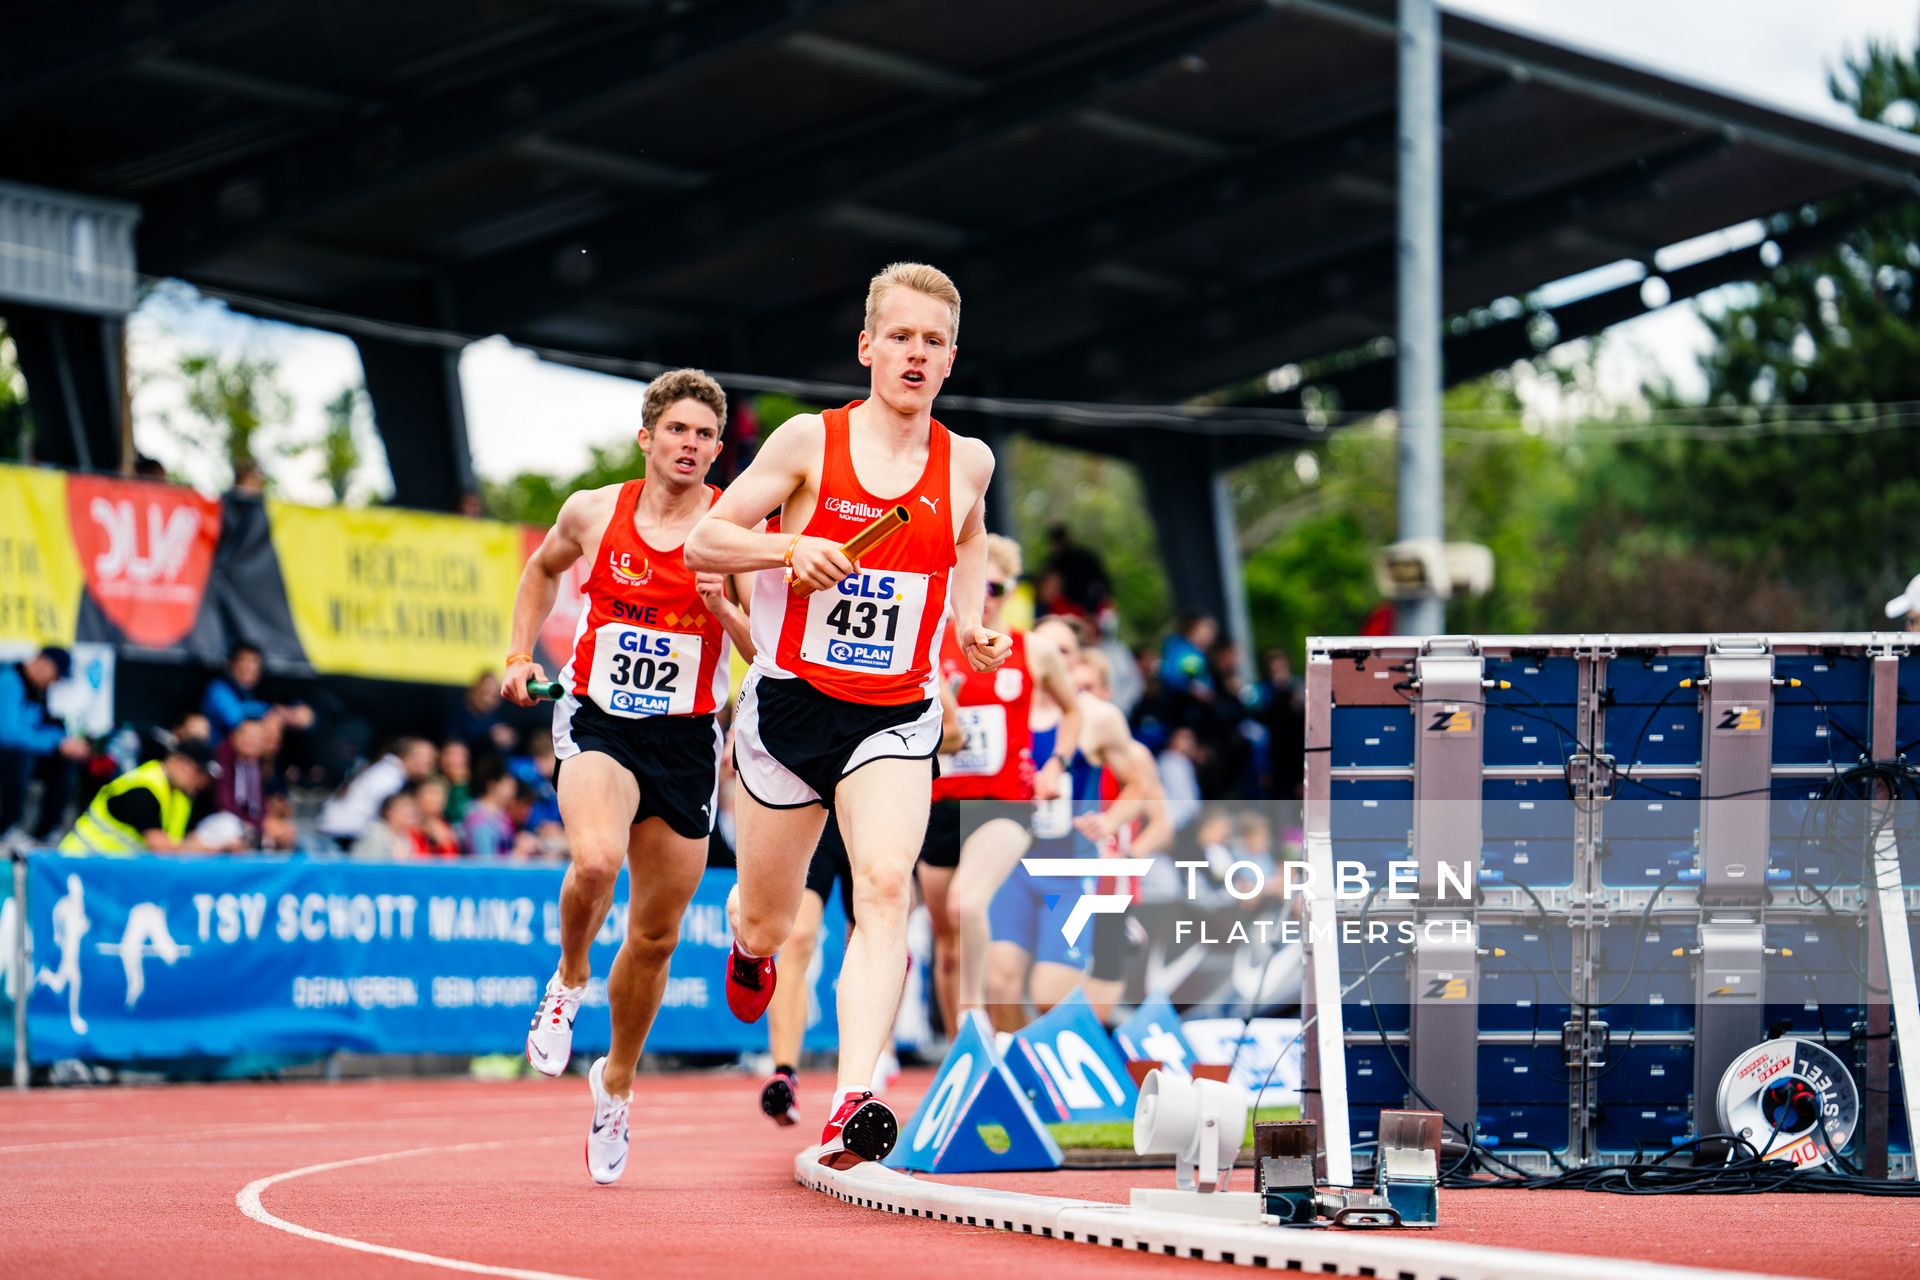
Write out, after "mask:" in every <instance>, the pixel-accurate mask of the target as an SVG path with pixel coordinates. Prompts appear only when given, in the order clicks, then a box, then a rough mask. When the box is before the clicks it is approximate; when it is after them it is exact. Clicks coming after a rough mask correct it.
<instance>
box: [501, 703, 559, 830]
mask: <svg viewBox="0 0 1920 1280" xmlns="http://www.w3.org/2000/svg"><path fill="white" fill-rule="evenodd" d="M507 767H508V768H509V769H510V770H512V772H513V775H514V777H516V778H518V779H520V781H522V782H524V783H526V784H527V788H528V790H529V791H531V792H532V807H531V808H530V809H529V810H528V812H527V815H526V817H525V818H523V819H522V820H521V823H520V825H521V826H522V827H524V828H525V829H526V830H528V831H531V832H533V834H534V835H535V836H536V837H538V839H539V841H540V848H541V851H542V852H543V853H546V854H547V855H549V856H553V857H561V856H564V855H565V854H566V851H567V832H566V828H565V827H564V826H562V825H561V823H560V793H559V792H557V791H555V790H554V786H553V779H554V775H555V773H556V771H557V770H558V769H559V762H558V761H556V760H555V759H554V756H553V737H552V735H551V734H545V733H536V734H534V735H532V740H531V741H529V742H528V743H527V754H526V755H524V756H515V757H514V758H513V759H511V760H509V761H508V762H507Z"/></svg>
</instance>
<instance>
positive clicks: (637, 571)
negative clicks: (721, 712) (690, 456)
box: [560, 480, 727, 720]
mask: <svg viewBox="0 0 1920 1280" xmlns="http://www.w3.org/2000/svg"><path fill="white" fill-rule="evenodd" d="M645 485H646V481H644V480H629V481H627V482H626V483H625V484H623V485H621V486H620V497H619V499H618V500H617V501H616V502H615V503H614V508H613V519H612V520H610V521H608V522H607V531H606V532H605V533H604V534H602V535H601V536H600V546H599V547H598V548H597V549H596V550H595V552H594V557H593V570H592V572H591V573H590V574H589V575H588V577H587V586H586V597H587V607H586V608H585V609H583V610H582V611H581V613H580V626H579V629H578V630H577V631H575V632H574V637H573V657H572V658H571V659H570V660H569V661H568V663H567V666H566V669H565V670H564V671H562V672H561V673H560V683H561V684H563V685H565V686H566V687H567V689H569V690H570V691H571V692H572V693H573V695H574V696H575V697H576V698H586V699H590V700H591V701H592V702H593V704H594V705H595V706H597V707H599V708H600V709H601V710H602V711H604V712H606V713H607V714H608V715H610V716H620V717H623V718H625V719H629V720H638V719H641V718H644V717H647V716H704V715H711V714H712V713H713V709H714V708H715V707H716V706H718V705H719V704H720V703H721V702H723V701H725V699H726V696H727V633H726V631H725V630H724V629H723V628H722V627H721V626H720V620H719V619H718V618H716V617H714V616H713V615H712V614H711V613H709V612H708V611H707V606H706V602H705V601H703V600H702V599H701V598H700V593H699V591H698V590H696V589H695V587H694V573H693V570H692V569H689V568H688V567H687V558H686V554H685V547H684V546H680V547H675V548H674V549H673V550H671V551H660V550H657V549H655V548H654V547H651V546H648V545H647V543H646V541H645V540H644V539H642V538H641V537H640V535H639V533H638V532H637V531H636V530H635V529H634V527H633V512H634V508H635V507H636V506H637V505H638V504H639V502H640V490H641V489H642V488H643V487H644V486H645ZM719 497H720V490H718V489H716V488H714V487H713V486H712V485H708V486H707V505H708V506H712V505H713V503H714V502H715V501H716V500H717V499H718V498H719Z"/></svg>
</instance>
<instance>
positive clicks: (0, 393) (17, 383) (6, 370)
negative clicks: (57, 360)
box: [0, 324, 33, 462]
mask: <svg viewBox="0 0 1920 1280" xmlns="http://www.w3.org/2000/svg"><path fill="white" fill-rule="evenodd" d="M32 444H33V417H32V415H31V414H29V413H28V411H27V383H26V379H25V378H22V377H21V376H20V360H19V353H18V352H17V351H15V350H14V346H13V339H12V338H10V337H8V336H7V327H6V325H5V324H0V462H22V461H25V459H26V457H27V451H28V450H29V449H30V448H31V447H32Z"/></svg>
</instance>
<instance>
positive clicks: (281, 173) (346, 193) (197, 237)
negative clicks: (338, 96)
mask: <svg viewBox="0 0 1920 1280" xmlns="http://www.w3.org/2000/svg"><path fill="white" fill-rule="evenodd" d="M816 8H817V6H816ZM806 13H807V10H805V9H804V8H802V7H800V6H796V5H794V4H792V3H790V2H789V0H749V2H748V3H745V4H730V5H703V6H696V7H693V8H691V9H688V10H686V11H683V12H682V13H680V14H679V15H678V16H676V17H674V18H672V19H670V20H668V21H667V22H665V23H660V22H658V20H657V19H656V20H654V21H636V20H631V19H630V20H627V21H625V22H623V23H621V24H620V25H619V26H617V27H614V28H609V29H602V30H599V31H597V32H595V33H593V35H592V38H591V40H590V41H586V42H582V41H580V40H575V41H572V42H571V43H569V44H568V45H567V46H566V47H565V48H564V49H562V50H560V51H559V52H558V53H556V54H554V55H552V56H550V57H546V58H544V59H543V60H541V61H539V62H537V63H536V64H534V65H532V66H525V67H521V68H518V69H516V70H514V71H512V72H511V73H508V74H503V75H501V76H497V77H488V78H486V79H484V80H481V81H479V82H478V83H474V84H467V85H463V86H462V87H461V88H459V89H456V90H454V91H452V92H449V93H444V94H441V95H439V96H437V97H433V98H428V99H426V100H424V101H421V102H418V103H412V104H409V105H407V106H403V107H396V108H393V109H390V110H385V111H380V112H376V113H374V114H372V115H370V116H368V117H367V118H365V119H358V120H355V121H353V122H351V123H348V124H344V125H342V126H340V127H338V128H333V129H328V130H325V131H323V132H321V133H318V134H316V135H314V136H313V137H311V138H310V139H308V140H307V141H305V142H303V143H300V144H297V145H294V146H290V147H288V148H286V149H284V150H282V151H279V152H277V153H275V154H274V155H272V156H269V157H266V158H264V159H260V160H256V161H250V162H248V163H246V164H241V165H234V166H230V167H228V168H225V169H222V170H219V171H217V172H215V173H211V174H199V175H196V176H195V177H194V178H193V179H192V180H191V181H181V182H177V183H173V184H170V185H168V186H166V187H163V188H160V189H159V190H157V191H155V192H153V193H152V195H151V196H150V197H149V198H148V199H147V201H146V209H147V217H148V222H147V226H146V227H145V228H144V234H143V236H142V244H141V248H142V251H143V256H144V257H145V258H146V259H147V261H149V262H151V263H152V264H153V265H154V266H155V267H156V268H158V269H162V270H174V271H179V270H182V269H183V268H184V267H185V266H186V265H187V264H191V263H192V262H193V261H195V260H196V259H198V258H200V257H203V256H205V255H207V254H210V253H213V252H216V251H218V252H223V253H230V252H232V251H234V249H235V248H236V247H237V246H238V245H240V244H242V243H245V242H246V241H247V240H249V239H252V238H255V237H259V236H265V235H269V234H271V233H274V232H276V231H279V230H280V229H282V228H283V227H286V226H287V225H289V224H290V223H293V222H296V221H299V220H301V219H307V218H313V217H317V216H321V215H325V214H327V213H330V212H332V211H334V210H336V209H338V208H340V207H341V206H343V205H345V204H348V203H350V202H352V201H355V200H360V199H364V198H366V197H368V196H372V195H375V194H378V193H380V192H382V191H385V190H389V189H391V188H394V187H398V186H401V185H404V184H410V183H417V182H421V181H423V180H425V179H428V178H431V177H432V176H433V175H434V174H436V173H438V172H440V171H442V170H444V169H446V168H448V167H449V166H452V165H455V164H458V163H460V162H462V161H465V160H468V159H470V158H472V157H474V156H477V155H481V154H483V153H486V152H489V151H492V150H495V149H497V148H499V147H501V146H503V145H510V144H512V143H514V142H516V141H518V140H521V139H529V138H533V137H536V136H538V135H540V134H542V133H544V132H548V131H552V130H556V129H564V128H565V127H567V126H568V125H570V124H572V123H574V122H576V121H578V120H580V119H583V118H585V117H586V116H588V115H591V114H593V113H594V112H597V111H599V110H602V109H603V108H605V107H607V106H609V105H611V104H613V103H615V102H617V101H619V100H620V99H623V98H626V97H630V96H632V95H633V94H634V93H636V92H638V91H640V90H641V89H643V88H647V87H650V86H651V85H652V84H654V83H657V80H650V79H649V77H650V76H651V77H659V76H672V75H676V74H681V73H685V72H689V71H693V70H696V69H698V68H700V67H702V66H703V65H705V64H708V63H711V62H712V61H714V60H715V59H717V58H719V57H721V56H723V55H726V54H730V53H732V52H733V51H734V50H735V49H736V48H737V47H739V46H740V45H742V44H747V43H752V42H756V41H760V40H764V39H767V38H768V37H770V36H773V35H776V34H778V33H780V32H782V31H785V30H787V29H788V28H790V27H791V26H792V25H793V24H794V23H796V22H797V21H799V20H800V18H801V17H803V16H805V14H806ZM635 37H638V38H640V39H642V40H643V41H644V44H645V47H646V49H647V51H648V54H649V55H650V57H649V58H646V59H641V60H638V61H636V59H635V57H634V38H635Z"/></svg>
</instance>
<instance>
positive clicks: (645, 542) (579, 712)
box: [501, 369, 752, 1183]
mask: <svg viewBox="0 0 1920 1280" xmlns="http://www.w3.org/2000/svg"><path fill="white" fill-rule="evenodd" d="M726 416H727V399H726V394H725V393H724V392H722V391H721V389H720V387H719V384H717V383H716V382H714V381H713V379H711V378H709V377H708V376H707V375H706V374H704V373H702V372H700V371H699V370H697V369H676V370H674V371H673V372H671V373H666V374H662V375H661V376H660V377H658V378H655V379H654V380H653V381H652V382H651V383H649V384H648V385H647V394H646V399H645V401H644V402H643V405H642V409H641V428H640V446H641V449H642V450H643V452H644V454H645V457H646V478H645V479H644V480H629V481H627V482H626V483H625V484H614V485H607V486H605V487H603V488H599V489H586V490H582V491H581V492H579V493H576V494H574V495H573V496H572V497H570V498H568V499H567V501H566V503H565V505H563V506H562V507H561V508H560V518H559V519H558V520H556V521H555V522H554V525H553V528H552V529H551V530H549V531H548V533H547V536H546V540H545V541H544V542H542V543H541V544H540V548H539V550H537V551H535V552H534V553H533V556H532V558H531V559H529V560H528V561H527V567H526V570H525V571H524V572H523V573H522V574H521V575H520V588H519V591H518V592H517V593H516V594H515V596H514V600H513V635H512V645H513V649H514V652H513V653H512V654H511V655H510V656H509V657H508V659H507V669H506V674H505V676H504V678H503V680H502V683H501V692H502V693H503V694H504V695H505V696H506V698H507V699H508V700H509V701H511V702H514V703H517V704H519V705H520V706H523V707H524V706H531V705H532V703H533V698H532V697H530V696H529V695H528V693H527V682H528V681H529V680H539V679H544V678H545V677H544V676H543V674H542V672H541V670H540V667H539V664H537V663H536V662H534V661H533V658H532V656H531V655H532V650H533V641H534V637H535V636H536V635H537V634H538V633H539V629H540V624H541V623H542V622H544V621H545V620H546V617H547V615H548V614H549V613H550V612H552V610H553V601H554V596H555V594H556V593H557V592H558V590H559V585H560V578H561V576H562V575H563V574H565V573H566V572H567V571H568V570H569V569H571V568H572V567H573V564H574V562H575V561H577V560H579V559H580V558H581V557H582V556H591V557H592V565H593V568H592V571H591V573H590V574H589V576H588V578H587V586H586V597H587V602H586V608H585V610H584V611H583V612H582V613H581V616H580V626H579V629H578V630H577V631H576V632H575V634H574V642H573V645H574V647H573V652H572V655H571V657H570V658H569V660H568V662H567V666H566V668H565V669H564V670H563V671H561V673H560V683H561V685H562V686H563V688H564V692H563V693H562V695H561V697H560V699H559V701H558V702H557V703H556V704H555V705H554V711H553V745H554V755H555V756H556V757H557V758H558V760H559V762H560V763H559V772H558V775H557V778H556V781H557V783H558V785H559V792H560V816H561V819H562V821H563V822H565V824H566V828H567V840H568V844H569V845H570V846H571V848H572V851H573V853H572V857H573V860H572V863H571V865H569V866H568V868H567V875H566V879H565V880H564V881H563V882H562V884H561V887H560V963H559V967H558V968H556V969H555V970H554V974H553V977H552V978H551V979H550V980H549V981H548V983H547V991H546V994H545V995H544V996H543V997H541V1000H540V1007H539V1008H538V1009H537V1010H536V1011H535V1013H534V1016H533V1025H532V1027H531V1029H530V1030H529V1031H528V1032H527V1059H528V1061H530V1062H531V1063H532V1064H533V1066H534V1068H535V1069H536V1070H538V1071H541V1072H543V1073H544V1074H546V1075H550V1076H557V1075H559V1074H560V1073H561V1072H562V1071H564V1070H566V1066H567V1060H568V1058H569V1057H570V1056H571V1054H572V1052H573V1020H574V1017H575V1015H576V1014H577V1013H578V1012H579V1008H580V1000H581V998H582V997H584V996H585V995H586V993H587V980H588V978H589V976H590V968H589V956H588V949H589V948H590V947H591V946H592V944H593V938H594V935H595V934H596V933H598V932H599V930H600V926H601V924H602V923H603V922H604V921H605V920H606V918H607V909H608V908H609V907H610V906H611V905H612V904H613V890H614V882H615V880H616V879H618V877H619V875H620V866H621V863H623V862H631V863H632V866H633V874H632V876H631V877H630V879H629V894H630V898H629V901H628V906H627V934H626V938H625V940H624V941H622V942H621V944H620V953H619V954H618V955H617V956H615V957H614V961H613V968H612V970H611V972H610V973H609V974H608V978H607V998H608V1001H609V1004H610V1005H611V1013H612V1020H613V1043H612V1046H611V1047H610V1049H609V1050H608V1052H607V1056H606V1057H604V1058H601V1059H599V1060H598V1061H596V1062H595V1063H594V1064H593V1066H592V1068H591V1069H590V1070H589V1071H588V1072H587V1083H588V1086H589V1088H590V1089H591V1090H592V1093H593V1102H594V1108H593V1126H592V1128H591V1129H590V1130H589V1131H588V1136H587V1149H586V1156H587V1172H588V1173H589V1174H590V1175H591V1176H592V1178H593V1180H594V1181H595V1182H599V1183H609V1182H613V1181H615V1180H616V1179H618V1178H619V1177H620V1175H621V1173H622V1172H624V1171H625V1169H626V1160H627V1141H628V1129H627V1105H628V1101H629V1097H630V1094H631V1091H632V1088H633V1072H634V1067H635V1066H636V1065H637V1064H638V1062H639V1060H640V1050H641V1047H642V1046H643V1045H644V1044H645V1043H646V1039H647V1031H648V1029H649V1028H650V1027H652V1025H653V1018H654V1014H655V1013H657V1012H658V1011H659V1008H660V998H661V995H662V994H663V992H664V991H665V988H666V982H667V961H668V958H669V957H670V956H672V954H673V947H674V943H675V942H676V941H677V940H678V939H679V936H680V916H681V914H682V913H683V912H684V911H685V910H686V906H687V902H688V901H689V900H690V899H691V898H692V897H693V891H694V889H695V887H696V886H698V885H699V883H700V873H701V872H702V871H704V870H705V869H706V865H707V838H708V836H709V835H710V834H711V833H712V831H713V821H714V812H715V810H716V809H717V808H718V807H719V805H718V786H719V771H720V744H721V734H720V729H719V726H718V725H717V724H716V723H715V721H714V710H715V708H716V706H717V705H718V704H719V703H720V702H722V701H724V700H725V699H726V696H727V641H728V639H729V637H731V638H732V639H733V640H734V641H735V642H736V643H738V644H740V646H741V648H742V651H743V652H745V653H749V654H750V653H751V652H752V640H751V638H750V637H749V636H748V634H747V620H746V617H745V615H744V614H742V613H741V612H740V609H739V607H738V606H737V605H735V604H733V603H732V602H731V601H729V600H728V599H727V595H726V584H725V581H724V579H723V578H722V577H721V576H720V575H718V574H713V573H699V572H696V571H695V570H693V569H692V568H690V567H688V565H687V563H686V557H685V554H684V553H685V544H686V540H687V534H688V533H689V532H690V531H691V530H692V529H693V527H694V525H695V524H696V523H698V522H699V520H700V518H701V517H702V516H704V515H705V514H706V513H707V509H708V507H709V506H711V505H712V503H713V502H714V500H715V499H716V498H717V497H718V496H719V492H720V491H719V490H718V489H715V488H713V487H712V486H711V485H708V484H707V483H706V478H707V470H708V468H710V467H711V466H712V465H713V460H714V459H715V458H716V457H718V456H719V454H720V447H721V443H720V433H721V430H722V427H723V425H724V424H725V422H726Z"/></svg>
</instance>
